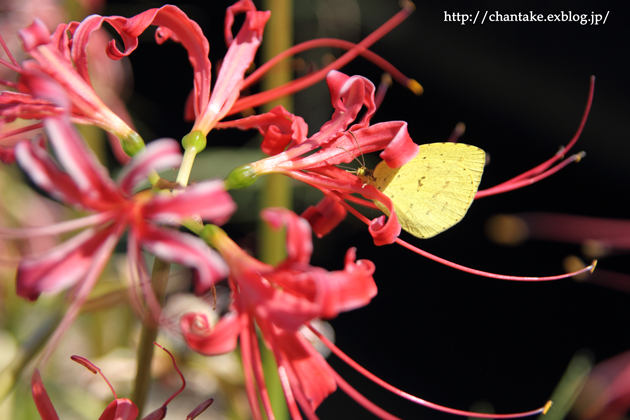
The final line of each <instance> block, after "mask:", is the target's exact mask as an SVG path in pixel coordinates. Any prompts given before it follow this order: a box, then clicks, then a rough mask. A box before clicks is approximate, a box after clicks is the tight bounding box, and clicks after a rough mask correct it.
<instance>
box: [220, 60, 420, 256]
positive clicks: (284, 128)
mask: <svg viewBox="0 0 630 420" xmlns="http://www.w3.org/2000/svg"><path fill="white" fill-rule="evenodd" d="M326 81H327V82H328V87H329V89H330V94H331V98H332V99H331V102H332V104H333V107H334V108H335V112H334V113H333V116H332V118H331V120H330V121H328V122H327V123H326V124H324V125H323V126H322V128H321V129H320V131H318V132H317V133H315V134H314V135H312V136H311V137H308V138H307V137H306V132H307V127H306V123H305V122H304V120H302V118H300V117H297V116H294V115H292V114H290V113H288V112H287V111H286V110H284V108H282V107H280V106H279V107H276V108H274V110H272V111H271V112H269V113H267V114H263V115H256V116H253V117H248V118H244V119H241V120H236V121H233V122H229V123H224V124H223V126H225V127H229V126H234V127H238V128H241V129H249V128H258V129H259V131H260V132H261V133H262V134H263V135H264V140H263V143H262V150H263V151H264V152H265V153H268V154H271V155H273V156H270V157H268V158H266V159H262V160H259V161H257V162H254V163H252V164H249V165H246V166H244V167H241V168H237V169H235V170H234V171H233V172H232V173H231V174H230V175H229V176H228V178H227V180H226V185H227V186H228V188H235V187H243V186H247V185H248V184H250V183H251V182H253V181H254V180H255V179H256V177H258V176H260V175H264V174H269V173H282V174H285V175H288V176H290V177H292V178H295V179H298V180H300V181H303V182H306V183H307V184H309V185H312V186H314V187H316V188H319V189H320V190H321V191H322V192H324V194H326V195H327V196H328V197H330V198H332V199H335V201H334V202H333V201H330V203H331V204H333V206H338V205H339V204H337V202H339V201H340V200H341V199H349V200H354V201H357V200H359V199H357V198H354V197H352V196H350V194H353V193H356V194H361V195H363V196H364V197H365V198H367V199H369V200H378V201H380V202H382V203H383V204H384V205H385V206H386V207H387V208H388V209H389V210H390V214H391V217H390V218H389V219H388V220H387V222H386V223H384V222H383V221H384V216H383V217H380V218H378V219H375V220H373V221H372V222H371V223H370V233H371V234H372V236H373V237H374V242H375V243H376V244H377V245H384V244H388V243H392V242H393V241H394V240H395V238H396V237H397V236H398V235H399V234H400V224H398V220H397V219H396V213H395V212H394V210H393V205H392V202H391V200H390V199H389V197H387V196H386V195H385V194H383V193H381V192H380V191H378V190H377V189H376V188H374V187H373V186H370V185H364V184H363V182H362V181H361V180H360V179H359V178H358V177H357V176H356V175H354V174H351V173H349V172H347V171H345V170H343V169H341V168H338V167H337V166H336V165H338V164H341V163H348V162H351V161H352V160H353V159H355V156H357V155H360V154H361V153H370V152H374V151H378V150H382V152H381V154H380V157H381V158H382V159H383V160H385V161H386V162H387V164H388V165H389V166H390V167H392V168H397V167H400V166H402V165H403V164H405V163H407V162H408V161H409V160H411V159H412V158H413V157H414V156H415V155H416V154H417V153H418V145H416V144H415V143H414V142H413V140H412V139H411V137H410V136H409V134H408V133H407V123H406V122H404V121H389V122H383V123H377V124H370V122H371V118H372V115H373V114H374V112H375V111H376V104H375V102H374V91H375V88H374V85H373V84H372V82H370V81H369V80H367V79H366V78H364V77H361V76H353V77H349V76H346V75H345V74H343V73H340V72H338V71H334V70H333V71H331V72H330V73H329V74H328V76H327V77H326ZM362 109H365V113H364V114H363V115H362V116H361V118H360V119H359V120H358V121H355V120H356V119H357V117H358V116H359V113H360V112H361V110H362ZM285 148H286V150H285ZM317 149H319V150H317ZM283 150H284V151H283ZM315 150H317V151H316V152H315V153H313V154H309V153H311V152H313V151H315ZM359 201H360V202H363V203H364V204H366V205H368V206H370V207H373V204H372V203H371V201H370V202H366V201H365V200H359ZM333 212H334V210H333ZM317 233H318V234H321V232H317Z"/></svg>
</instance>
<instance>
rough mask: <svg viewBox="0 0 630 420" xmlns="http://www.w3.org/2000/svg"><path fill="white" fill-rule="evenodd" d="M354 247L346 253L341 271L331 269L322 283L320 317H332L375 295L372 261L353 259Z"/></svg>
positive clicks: (357, 306) (354, 255) (358, 306)
mask: <svg viewBox="0 0 630 420" xmlns="http://www.w3.org/2000/svg"><path fill="white" fill-rule="evenodd" d="M355 257H356V249H355V248H350V249H349V250H348V252H347V253H346V266H345V268H344V270H343V271H333V272H331V273H330V274H329V275H328V278H327V279H326V281H325V282H324V283H323V287H324V288H325V292H324V293H325V296H324V298H323V299H322V302H323V308H322V314H321V317H322V318H334V317H335V316H337V315H338V314H339V313H340V312H345V311H350V310H353V309H357V308H360V307H362V306H365V305H367V304H368V303H370V300H372V298H373V297H374V296H376V293H377V288H376V283H375V282H374V278H373V277H372V274H373V273H374V263H373V262H372V261H369V260H359V261H355Z"/></svg>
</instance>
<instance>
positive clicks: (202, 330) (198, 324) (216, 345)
mask: <svg viewBox="0 0 630 420" xmlns="http://www.w3.org/2000/svg"><path fill="white" fill-rule="evenodd" d="M179 325H180V328H181V330H182V333H183V334H184V339H185V340H186V344H188V347H190V348H191V349H193V350H194V351H196V352H197V353H201V354H203V355H206V356H216V355H218V354H224V353H227V352H230V351H232V350H234V349H235V348H236V341H237V339H238V335H239V333H240V327H239V320H238V315H237V313H236V312H229V313H227V314H226V315H224V316H223V317H222V318H221V320H220V321H219V322H218V323H217V324H216V325H215V326H214V328H212V327H211V326H210V323H209V322H208V318H207V317H206V315H205V314H201V313H187V314H184V315H183V316H182V317H181V319H180V321H179Z"/></svg>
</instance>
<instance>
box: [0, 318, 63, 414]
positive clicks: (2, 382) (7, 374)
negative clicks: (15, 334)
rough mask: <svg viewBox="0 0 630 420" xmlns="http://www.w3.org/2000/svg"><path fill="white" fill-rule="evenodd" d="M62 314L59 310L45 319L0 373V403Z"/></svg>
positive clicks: (51, 332)
mask: <svg viewBox="0 0 630 420" xmlns="http://www.w3.org/2000/svg"><path fill="white" fill-rule="evenodd" d="M63 314H64V311H63V310H62V309H59V310H57V311H56V312H54V313H53V314H51V315H50V316H49V317H47V318H46V320H45V321H44V322H43V323H42V324H41V325H40V326H39V328H38V329H37V331H35V333H34V334H33V335H32V336H31V337H30V338H29V339H28V340H27V341H26V342H25V343H23V344H22V345H20V348H19V349H18V351H17V353H16V355H15V356H14V357H13V360H12V361H11V363H10V364H9V365H8V366H7V367H6V368H4V369H3V370H2V372H0V402H1V401H3V400H4V398H5V397H6V396H7V395H9V393H10V392H11V390H12V389H13V387H14V386H15V383H16V381H17V379H18V378H19V377H20V375H21V374H22V371H23V370H24V367H26V365H27V364H28V363H29V362H30V361H31V360H32V359H33V357H35V355H36V354H37V353H38V352H39V351H40V350H41V349H42V347H44V344H46V342H47V341H48V339H49V338H50V336H51V335H52V334H53V332H54V331H55V329H56V328H57V326H58V325H59V322H60V321H61V318H62V317H63Z"/></svg>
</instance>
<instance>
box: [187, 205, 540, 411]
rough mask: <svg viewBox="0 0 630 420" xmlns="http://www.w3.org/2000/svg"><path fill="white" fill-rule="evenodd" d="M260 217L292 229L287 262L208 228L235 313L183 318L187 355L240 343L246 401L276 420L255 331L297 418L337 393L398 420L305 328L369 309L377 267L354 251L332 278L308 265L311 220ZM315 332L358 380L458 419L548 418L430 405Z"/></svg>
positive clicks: (275, 214)
mask: <svg viewBox="0 0 630 420" xmlns="http://www.w3.org/2000/svg"><path fill="white" fill-rule="evenodd" d="M262 216H263V218H264V219H265V220H267V221H268V222H270V223H271V224H272V225H273V226H274V227H280V226H282V225H285V226H286V229H287V253H288V257H287V259H286V260H285V261H284V262H282V263H281V264H279V265H278V266H277V267H272V266H269V265H267V264H264V263H262V262H260V261H258V260H256V259H254V258H253V257H251V256H250V255H248V254H247V253H246V252H245V251H243V250H242V249H241V248H239V247H238V246H237V245H236V244H235V243H234V242H232V241H231V240H230V239H229V238H228V237H227V236H226V235H225V233H224V232H223V231H221V230H220V229H218V228H213V227H210V226H208V227H206V231H205V233H206V234H205V235H204V237H205V238H206V239H207V240H208V241H209V242H211V243H212V244H213V246H215V247H216V249H217V250H218V251H219V253H221V255H222V256H223V258H224V259H225V261H226V262H227V264H228V266H229V267H230V276H229V280H228V281H229V284H230V288H231V290H232V305H231V308H230V312H228V313H227V314H226V315H224V316H223V317H222V318H221V319H220V320H219V322H218V323H217V324H216V325H214V326H211V325H210V323H209V321H208V318H207V317H206V315H205V314H202V313H188V314H185V315H184V316H182V318H181V320H180V326H181V329H182V331H183V333H184V337H185V339H186V342H187V343H188V345H189V347H190V348H192V349H193V350H195V351H197V352H199V353H202V354H205V355H217V354H222V353H225V352H228V351H231V350H233V349H234V348H235V347H236V343H237V340H240V345H241V353H242V359H243V365H244V370H245V379H246V387H247V393H248V397H249V400H250V406H251V408H252V411H253V415H254V418H255V419H261V418H263V417H262V413H261V412H260V409H259V405H258V401H259V398H260V400H261V401H262V404H263V407H264V409H265V411H266V413H265V414H266V415H267V417H268V418H273V413H272V411H271V404H270V402H269V400H268V396H267V390H266V387H265V382H264V377H263V373H262V364H261V363H262V362H261V360H260V349H259V347H258V339H257V335H256V326H257V327H258V328H259V329H260V331H261V334H262V338H263V340H264V342H265V344H266V345H267V346H268V347H269V348H270V349H271V350H272V351H273V353H274V356H275V358H276V362H277V364H278V373H279V375H280V380H281V383H282V386H283V390H284V393H285V396H286V401H287V404H288V407H289V411H290V413H291V416H292V418H296V419H299V418H301V416H300V409H301V410H302V412H303V413H304V414H305V415H306V417H308V418H311V419H313V418H317V417H316V415H315V410H316V409H317V407H318V406H319V405H320V404H321V402H322V401H323V400H324V399H325V398H326V397H327V396H328V395H329V394H331V393H332V392H333V391H335V390H336V388H337V386H339V387H340V388H342V389H343V390H344V391H345V392H347V393H348V394H349V395H350V396H351V397H352V398H354V399H355V400H356V401H357V402H359V403H360V404H361V405H363V406H364V407H365V408H367V409H368V410H370V411H372V412H373V413H374V414H376V415H377V416H379V417H381V418H384V419H394V418H396V417H394V416H392V415H391V414H389V413H387V412H385V411H384V410H382V409H381V408H379V407H378V406H376V405H375V404H373V403H372V402H370V401H369V400H367V399H366V398H365V397H363V396H362V395H361V394H359V393H358V392H357V391H356V390H355V389H354V388H352V387H351V386H350V385H349V384H348V383H347V382H345V381H344V380H343V379H342V378H341V377H340V376H339V375H338V374H337V373H336V372H335V371H334V370H333V369H332V368H331V367H330V365H328V363H327V362H326V361H325V360H324V359H323V357H322V356H321V355H320V354H319V353H318V352H317V351H316V350H315V349H314V348H313V346H312V344H311V343H310V342H309V341H308V340H307V339H306V338H305V336H304V335H303V333H302V331H301V328H304V327H309V328H311V327H310V326H309V325H310V321H311V320H313V319H315V318H327V319H329V318H333V317H336V316H337V315H338V314H339V313H340V312H342V311H349V310H352V309H356V308H359V307H362V306H364V305H366V304H367V303H369V302H370V300H371V299H372V298H373V297H374V296H375V295H376V291H377V290H376V285H375V284H374V280H373V277H372V274H373V272H374V264H373V263H372V262H371V261H366V260H358V261H355V253H356V250H355V249H350V250H348V252H347V254H346V258H345V268H344V270H342V271H334V272H327V271H325V270H323V269H321V268H317V267H312V266H310V265H309V264H308V261H309V259H310V255H311V251H312V242H311V238H310V235H311V230H310V227H309V224H308V223H307V222H306V220H304V219H302V218H300V217H298V216H297V215H295V214H294V213H292V212H290V211H288V210H284V209H267V210H265V211H263V214H262ZM311 329H312V328H311ZM312 330H313V329H312ZM314 332H315V333H316V335H318V336H319V337H320V339H322V341H323V342H324V344H325V345H326V346H328V347H329V348H331V349H332V350H333V351H334V352H335V353H336V354H337V355H339V356H340V357H342V358H343V359H344V361H346V362H348V363H349V364H351V365H352V366H353V367H355V368H356V369H358V370H359V371H360V372H361V373H363V374H365V375H367V376H368V377H370V379H372V380H374V381H376V382H377V383H379V384H380V385H381V386H383V387H386V388H388V389H390V390H391V391H393V392H395V393H397V394H398V395H401V396H403V397H404V398H407V399H410V400H412V401H415V402H418V403H420V404H423V405H426V406H429V407H433V408H436V409H438V410H441V411H446V412H450V413H453V414H458V415H465V416H473V415H474V416H475V417H486V418H513V417H523V416H526V415H533V414H538V413H541V412H542V411H544V410H545V407H543V408H541V409H538V410H534V411H531V412H527V413H519V414H513V415H494V414H492V415H491V414H487V415H483V414H475V413H470V412H465V411H461V410H454V409H449V408H447V407H442V406H439V405H436V404H432V403H429V402H427V401H424V400H421V399H419V398H416V397H413V396H411V395H409V394H406V393H404V392H402V391H400V390H397V389H396V388H394V387H392V386H391V385H388V384H386V383H384V382H383V381H381V380H380V379H378V378H375V377H374V375H371V374H370V373H369V372H367V371H365V369H363V368H361V367H360V366H358V365H357V364H356V363H355V362H353V361H352V360H351V359H350V358H348V357H347V356H345V355H344V354H343V353H341V351H340V350H339V349H338V348H336V347H335V346H334V345H333V344H332V343H330V342H329V341H328V340H326V339H325V338H323V337H322V336H321V335H320V334H319V333H318V332H317V331H314ZM547 408H548V407H547Z"/></svg>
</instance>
